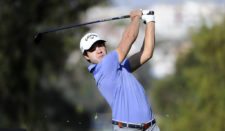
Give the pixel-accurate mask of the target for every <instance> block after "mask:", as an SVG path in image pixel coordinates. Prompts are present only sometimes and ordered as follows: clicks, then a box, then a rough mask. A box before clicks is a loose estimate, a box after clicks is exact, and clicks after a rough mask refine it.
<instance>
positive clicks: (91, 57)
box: [84, 41, 107, 64]
mask: <svg viewBox="0 0 225 131" xmlns="http://www.w3.org/2000/svg"><path fill="white" fill-rule="evenodd" d="M106 53H107V51H106V48H105V42H103V41H98V42H96V43H95V44H93V45H92V46H91V48H90V49H88V50H87V51H86V54H85V55H84V57H85V58H86V59H87V60H88V61H90V62H91V63H93V64H97V63H99V62H100V61H101V60H102V58H103V57H104V56H105V55H106Z"/></svg>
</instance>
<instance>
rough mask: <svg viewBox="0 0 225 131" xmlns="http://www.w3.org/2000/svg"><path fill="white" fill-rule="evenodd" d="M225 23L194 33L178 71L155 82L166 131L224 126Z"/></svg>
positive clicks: (202, 28)
mask: <svg viewBox="0 0 225 131" xmlns="http://www.w3.org/2000/svg"><path fill="white" fill-rule="evenodd" d="M224 25H225V20H224V21H223V22H222V23H220V24H217V25H214V26H213V27H211V28H209V27H206V26H202V27H201V29H200V30H199V31H198V32H194V33H193V35H192V43H193V44H192V48H191V49H190V50H189V52H188V53H186V54H183V55H180V57H179V58H178V60H177V64H176V67H177V71H176V73H175V74H174V75H173V76H171V77H169V78H166V79H164V80H161V81H158V84H156V85H155V86H157V88H156V94H154V96H155V97H157V98H156V99H157V100H158V103H159V104H158V106H159V107H158V108H159V109H161V110H160V112H162V117H161V121H162V128H163V130H167V131H180V130H182V131H189V130H194V131H195V130H201V131H202V130H204V131H210V130H216V131H222V130H224V129H225V126H224V124H223V121H224V120H225V113H224V111H223V109H224V108H225V102H224V100H225V96H224V93H225V88H224V85H225V82H224V78H225V61H224V59H225V52H224V50H225V45H224V43H225V36H224V34H223V32H224V31H225V26H224Z"/></svg>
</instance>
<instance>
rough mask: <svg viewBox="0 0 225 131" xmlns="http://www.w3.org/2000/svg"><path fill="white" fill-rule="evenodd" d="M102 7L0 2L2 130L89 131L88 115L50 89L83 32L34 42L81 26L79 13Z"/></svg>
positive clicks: (55, 1)
mask: <svg viewBox="0 0 225 131" xmlns="http://www.w3.org/2000/svg"><path fill="white" fill-rule="evenodd" d="M101 2H103V0H101V1H98V2H96V1H93V0H90V1H85V0H76V1H72V0H67V1H63V0H32V1H29V0H17V1H0V5H1V8H0V30H1V32H0V107H1V108H0V127H5V128H10V127H20V128H25V129H27V130H29V131H39V130H48V131H50V130H54V131H57V130H62V129H63V130H68V131H69V130H88V129H89V127H90V116H89V112H87V111H83V112H78V111H77V110H75V109H74V108H75V107H74V105H71V103H69V102H68V101H66V100H65V98H63V97H62V94H61V93H60V92H59V91H57V90H55V88H54V86H55V85H54V84H52V81H54V80H55V79H57V78H58V77H59V76H60V74H61V73H62V72H65V66H64V64H65V60H66V58H67V57H68V54H69V53H70V52H71V49H73V48H77V47H78V45H74V44H73V43H74V42H73V41H72V39H73V36H74V35H79V33H80V32H83V31H84V30H87V28H86V29H81V30H78V29H77V30H76V32H72V31H71V32H69V31H68V33H58V34H57V33H56V34H54V35H46V38H47V39H44V40H43V41H42V42H41V43H40V45H35V44H34V43H33V36H34V35H35V32H37V31H39V30H40V29H44V28H47V27H52V26H54V25H63V24H65V23H67V24H68V23H71V21H76V22H79V18H80V15H79V14H80V13H82V12H83V11H85V10H87V9H88V8H89V7H90V6H93V5H95V4H97V3H101ZM104 3H106V2H104ZM75 41H76V42H78V41H79V40H78V39H75ZM78 70H79V69H78ZM74 81H76V80H74ZM77 81H78V80H77ZM75 88H76V87H75ZM75 106H76V105H75ZM68 120H69V121H68Z"/></svg>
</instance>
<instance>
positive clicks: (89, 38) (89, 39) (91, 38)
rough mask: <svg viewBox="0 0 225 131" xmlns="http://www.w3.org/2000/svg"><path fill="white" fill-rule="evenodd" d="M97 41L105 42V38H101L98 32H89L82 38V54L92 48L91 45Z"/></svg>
mask: <svg viewBox="0 0 225 131" xmlns="http://www.w3.org/2000/svg"><path fill="white" fill-rule="evenodd" d="M97 41H104V42H105V40H103V39H101V38H100V37H99V35H98V34H96V33H87V34H86V35H84V36H83V37H82V38H81V40H80V50H81V52H82V54H83V53H84V51H85V50H88V49H90V48H91V46H92V45H93V44H94V43H95V42H97Z"/></svg>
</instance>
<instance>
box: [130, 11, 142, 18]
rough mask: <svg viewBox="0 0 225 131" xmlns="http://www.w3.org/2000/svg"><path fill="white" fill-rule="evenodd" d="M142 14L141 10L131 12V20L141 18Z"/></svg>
mask: <svg viewBox="0 0 225 131" xmlns="http://www.w3.org/2000/svg"><path fill="white" fill-rule="evenodd" d="M141 16H142V11H141V10H133V11H131V12H130V18H131V20H134V19H135V18H137V19H140V18H141Z"/></svg>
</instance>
